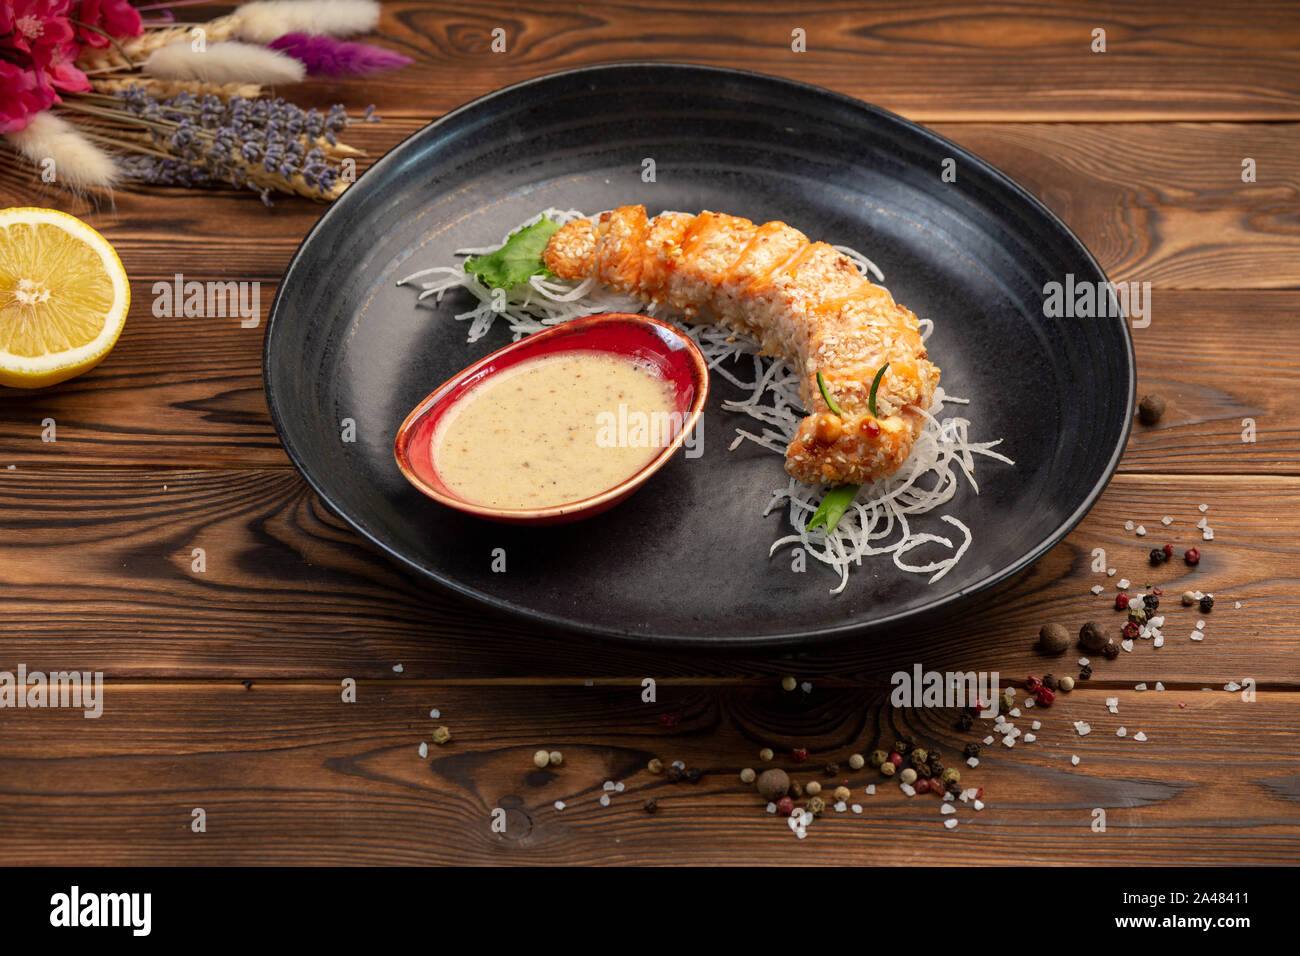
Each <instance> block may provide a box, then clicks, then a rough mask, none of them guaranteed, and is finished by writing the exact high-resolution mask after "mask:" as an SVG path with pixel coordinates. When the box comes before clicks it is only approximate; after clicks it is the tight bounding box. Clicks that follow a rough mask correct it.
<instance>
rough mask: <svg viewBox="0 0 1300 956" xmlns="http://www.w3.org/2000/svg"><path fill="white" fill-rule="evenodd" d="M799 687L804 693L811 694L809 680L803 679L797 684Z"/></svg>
mask: <svg viewBox="0 0 1300 956" xmlns="http://www.w3.org/2000/svg"><path fill="white" fill-rule="evenodd" d="M799 689H800V690H801V691H803V692H804V693H805V694H811V693H812V683H811V682H810V681H804V682H803V683H802V684H800V685H799Z"/></svg>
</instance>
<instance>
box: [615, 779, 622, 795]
mask: <svg viewBox="0 0 1300 956" xmlns="http://www.w3.org/2000/svg"><path fill="white" fill-rule="evenodd" d="M614 789H615V790H616V791H618V792H619V793H622V792H623V781H622V780H620V781H619V782H618V783H616V784H614Z"/></svg>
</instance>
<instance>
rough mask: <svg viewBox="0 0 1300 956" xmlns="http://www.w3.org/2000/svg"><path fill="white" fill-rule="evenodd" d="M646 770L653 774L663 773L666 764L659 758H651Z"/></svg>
mask: <svg viewBox="0 0 1300 956" xmlns="http://www.w3.org/2000/svg"><path fill="white" fill-rule="evenodd" d="M645 768H646V769H647V770H649V771H650V772H651V773H663V772H664V762H663V761H662V760H660V759H659V758H658V757H651V758H650V762H649V763H648V764H646V765H645Z"/></svg>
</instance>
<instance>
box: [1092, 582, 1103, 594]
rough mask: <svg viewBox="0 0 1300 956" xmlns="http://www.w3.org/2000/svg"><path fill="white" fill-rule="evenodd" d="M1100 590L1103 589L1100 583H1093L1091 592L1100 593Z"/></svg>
mask: <svg viewBox="0 0 1300 956" xmlns="http://www.w3.org/2000/svg"><path fill="white" fill-rule="evenodd" d="M1102 590H1104V589H1103V588H1102V586H1101V585H1100V584H1094V585H1093V586H1092V593H1093V594H1100V593H1101V592H1102Z"/></svg>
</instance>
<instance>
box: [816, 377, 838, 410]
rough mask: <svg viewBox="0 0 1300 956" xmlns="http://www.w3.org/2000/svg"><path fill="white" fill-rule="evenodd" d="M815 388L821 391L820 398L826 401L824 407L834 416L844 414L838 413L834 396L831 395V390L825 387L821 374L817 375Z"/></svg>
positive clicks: (824, 380)
mask: <svg viewBox="0 0 1300 956" xmlns="http://www.w3.org/2000/svg"><path fill="white" fill-rule="evenodd" d="M817 387H818V388H820V389H821V390H822V398H824V399H825V400H826V407H827V408H829V409H830V410H831V411H833V412H834V413H835V414H836V415H843V414H844V413H843V412H842V411H840V406H839V405H838V404H837V403H836V401H835V396H834V395H832V394H831V390H830V389H829V388H827V387H826V379H824V378H822V373H821V372H818V373H817Z"/></svg>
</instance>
